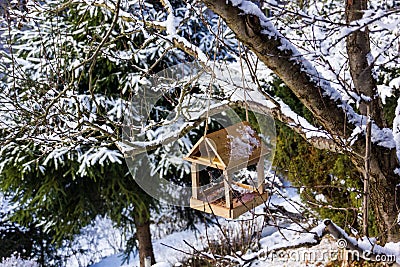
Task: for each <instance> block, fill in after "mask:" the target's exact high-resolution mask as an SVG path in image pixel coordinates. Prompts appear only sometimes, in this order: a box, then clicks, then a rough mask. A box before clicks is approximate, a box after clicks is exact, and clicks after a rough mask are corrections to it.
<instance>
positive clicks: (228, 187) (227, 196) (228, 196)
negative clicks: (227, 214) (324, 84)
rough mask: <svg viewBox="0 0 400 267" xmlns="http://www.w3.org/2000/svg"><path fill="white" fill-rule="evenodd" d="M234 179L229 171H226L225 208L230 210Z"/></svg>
mask: <svg viewBox="0 0 400 267" xmlns="http://www.w3.org/2000/svg"><path fill="white" fill-rule="evenodd" d="M231 186H232V177H231V175H230V173H228V171H227V170H224V189H225V202H226V203H225V206H226V207H227V208H228V209H231V208H232V191H231Z"/></svg>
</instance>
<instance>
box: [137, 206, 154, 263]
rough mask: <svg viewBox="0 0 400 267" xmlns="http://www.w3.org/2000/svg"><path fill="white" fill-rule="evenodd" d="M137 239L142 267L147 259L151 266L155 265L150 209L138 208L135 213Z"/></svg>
mask: <svg viewBox="0 0 400 267" xmlns="http://www.w3.org/2000/svg"><path fill="white" fill-rule="evenodd" d="M134 219H135V226H136V238H137V240H138V242H139V258H140V267H148V266H146V265H145V262H146V258H150V261H151V264H155V263H156V261H155V258H154V252H153V244H152V242H151V233H150V213H149V209H148V207H138V210H137V211H135V213H134Z"/></svg>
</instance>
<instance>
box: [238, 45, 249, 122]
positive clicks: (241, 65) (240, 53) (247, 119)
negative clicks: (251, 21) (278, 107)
mask: <svg viewBox="0 0 400 267" xmlns="http://www.w3.org/2000/svg"><path fill="white" fill-rule="evenodd" d="M238 49H239V62H240V69H241V71H242V86H243V95H244V107H245V110H246V121H247V122H249V110H248V103H247V98H246V95H247V92H246V85H245V82H244V68H243V62H242V51H241V43H240V42H238Z"/></svg>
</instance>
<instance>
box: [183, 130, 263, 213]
mask: <svg viewBox="0 0 400 267" xmlns="http://www.w3.org/2000/svg"><path fill="white" fill-rule="evenodd" d="M267 152H268V150H267V148H266V147H265V145H264V144H263V142H262V141H261V139H260V137H259V136H258V135H257V132H256V131H255V130H254V129H253V128H252V127H251V126H250V124H249V123H248V122H240V123H237V124H234V125H232V126H229V127H227V128H224V129H222V130H219V131H216V132H213V133H209V134H207V135H205V136H203V137H202V138H200V140H199V141H198V142H197V143H196V144H195V145H194V147H193V148H192V149H191V151H190V152H189V154H188V155H187V156H186V157H185V158H184V159H185V160H187V161H190V162H192V166H191V173H192V197H191V199H190V207H191V208H194V209H197V210H200V211H203V212H207V213H214V214H215V215H218V216H221V217H225V218H231V219H234V218H237V217H238V216H239V215H241V214H243V213H245V212H246V211H248V210H251V209H253V208H255V207H257V206H259V205H261V204H262V203H263V202H265V201H266V200H267V198H268V194H267V193H266V192H265V190H264V178H265V176H264V156H265V154H266V153H267ZM255 164H256V166H257V182H256V183H253V184H250V185H249V184H242V183H238V182H234V181H233V179H232V176H233V173H234V172H235V171H238V170H240V169H243V168H246V167H247V166H249V165H255ZM200 166H208V167H211V168H215V169H218V170H220V171H221V172H222V174H223V176H222V177H223V181H222V182H220V183H217V184H216V185H212V186H210V187H208V188H207V189H205V190H201V186H200V175H199V173H200V169H199V167H200ZM234 188H239V189H241V190H239V191H242V193H241V194H238V192H237V190H233V189H234ZM221 191H222V194H220V193H221ZM243 191H244V192H243ZM215 192H220V193H217V198H216V199H215ZM213 194H214V196H213Z"/></svg>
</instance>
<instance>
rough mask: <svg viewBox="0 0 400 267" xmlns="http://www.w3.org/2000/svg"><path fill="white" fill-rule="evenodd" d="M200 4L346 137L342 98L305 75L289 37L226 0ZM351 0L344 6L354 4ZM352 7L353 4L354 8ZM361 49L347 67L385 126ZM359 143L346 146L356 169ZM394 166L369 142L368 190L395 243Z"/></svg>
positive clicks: (385, 151)
mask: <svg viewBox="0 0 400 267" xmlns="http://www.w3.org/2000/svg"><path fill="white" fill-rule="evenodd" d="M359 1H361V0H359ZM362 1H363V0H362ZM202 2H203V3H205V4H206V5H207V7H208V8H210V9H211V10H212V11H213V12H214V13H216V14H218V15H219V16H221V18H222V19H223V20H224V21H225V22H226V24H227V25H228V26H229V27H230V28H231V29H232V31H233V32H234V33H235V34H236V37H237V38H238V40H240V41H241V42H242V43H243V44H245V45H246V46H247V47H248V48H249V49H251V50H252V51H253V52H254V53H255V54H256V55H257V57H258V58H259V59H260V60H261V61H262V62H263V63H264V64H265V65H266V66H268V67H269V68H270V69H271V70H272V71H274V73H275V74H277V75H278V76H279V77H280V78H281V79H282V80H283V81H284V82H285V84H286V85H287V86H288V87H289V88H290V89H291V90H292V91H293V93H294V94H295V95H296V96H297V97H298V98H299V99H300V101H301V102H302V103H303V104H304V105H305V106H306V107H307V108H308V109H309V110H310V111H311V112H312V113H313V115H314V118H315V119H316V120H317V121H318V122H319V123H320V125H322V126H323V128H324V129H325V130H326V131H328V132H329V133H330V134H331V136H332V137H333V138H334V139H336V140H338V142H341V141H340V140H344V139H347V138H348V137H349V135H350V134H351V132H352V128H354V125H353V124H352V123H350V121H351V119H352V118H348V114H347V110H344V109H345V108H344V107H343V104H342V102H341V101H340V100H339V99H337V98H335V97H332V96H330V95H329V94H326V91H325V90H326V88H327V86H329V85H327V84H326V82H325V81H324V80H323V77H319V76H318V77H315V76H310V73H309V72H308V71H307V68H308V66H309V65H310V64H311V63H309V62H308V63H309V65H307V60H306V59H303V58H301V56H299V55H298V54H297V52H296V51H294V50H293V49H288V48H286V47H287V46H288V43H289V42H288V40H286V39H285V37H283V36H282V35H281V34H280V33H279V32H277V31H276V29H275V28H274V27H273V26H272V24H268V23H264V24H261V23H260V21H261V20H260V18H259V17H257V16H258V15H255V14H256V13H254V14H252V15H249V14H247V15H246V14H244V12H243V10H241V9H240V7H238V6H232V5H231V4H230V1H226V0H202ZM353 2H355V1H351V2H349V3H348V4H353ZM353 8H356V7H355V6H353ZM262 25H263V26H262ZM367 34H368V33H367ZM355 38H356V39H357V40H356V41H357V42H356V43H359V42H361V40H364V41H365V42H369V39H368V36H364V35H362V36H361V35H360V36H358V37H355ZM352 42H353V41H352V40H350V39H349V40H348V43H352ZM360 49H361V50H360V51H363V53H361V55H359V53H358V52H357V50H354V51H349V57H350V58H349V60H350V61H353V62H351V63H350V65H351V66H350V68H352V69H353V70H351V71H352V78H353V79H354V81H353V82H354V84H355V87H356V88H358V89H359V90H360V93H361V94H364V95H365V96H368V95H370V96H372V97H373V98H372V99H373V103H374V104H373V106H372V109H373V110H372V111H371V113H372V118H373V120H374V122H375V123H376V124H377V125H378V126H381V127H382V126H384V121H383V115H382V114H383V110H382V107H381V105H380V102H379V101H380V100H379V98H376V96H377V94H375V93H376V83H375V81H374V79H373V78H372V72H371V71H372V68H371V66H370V64H369V62H368V59H367V56H368V52H367V51H369V44H368V45H366V46H365V45H364V46H363V47H361V48H360ZM295 53H296V54H295ZM296 59H297V60H296ZM300 59H301V60H300ZM317 75H318V73H317ZM364 79H367V80H364ZM364 86H366V87H364ZM364 123H365V122H364ZM359 139H361V138H359ZM363 141H364V139H363V140H362V141H361V140H360V141H358V142H356V144H354V146H353V147H352V148H351V149H352V151H353V152H355V153H352V154H351V159H352V161H353V162H354V163H355V164H356V166H357V168H358V170H359V171H360V172H361V173H363V171H364V169H365V165H364V157H363V156H362V155H364V154H365V142H363ZM360 155H361V156H360ZM397 167H398V162H397V157H396V151H395V149H394V148H392V149H389V148H385V147H382V146H379V145H377V144H375V143H374V144H372V145H371V159H370V168H371V172H370V191H369V192H370V197H371V198H370V200H371V204H372V206H373V210H374V213H375V216H376V221H377V226H378V228H379V231H380V233H381V234H382V236H381V240H382V242H386V241H400V226H399V225H398V223H397V216H398V214H399V212H400V211H399V207H400V196H396V187H397V185H398V184H399V182H400V179H399V176H398V175H396V174H395V173H394V170H395V169H396V168H397Z"/></svg>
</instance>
